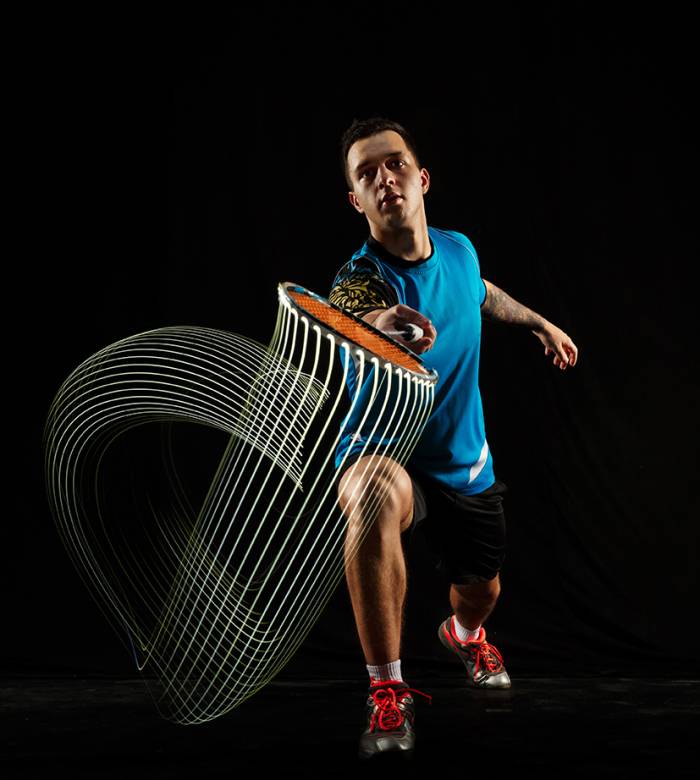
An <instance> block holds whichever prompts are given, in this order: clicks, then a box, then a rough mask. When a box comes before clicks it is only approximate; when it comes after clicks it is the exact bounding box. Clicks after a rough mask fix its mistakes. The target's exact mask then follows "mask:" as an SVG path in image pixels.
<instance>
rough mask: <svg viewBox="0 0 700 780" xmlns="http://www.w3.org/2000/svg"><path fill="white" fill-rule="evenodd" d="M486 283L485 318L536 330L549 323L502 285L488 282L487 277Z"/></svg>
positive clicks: (483, 313)
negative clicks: (506, 291)
mask: <svg viewBox="0 0 700 780" xmlns="http://www.w3.org/2000/svg"><path fill="white" fill-rule="evenodd" d="M484 284H485V285H486V300H485V301H484V303H483V304H482V306H481V316H482V317H483V318H484V319H485V320H490V321H491V322H503V323H505V324H507V325H521V326H522V327H524V328H529V329H530V330H533V331H535V332H538V331H541V330H542V329H543V328H544V327H545V326H546V325H547V324H548V321H547V320H546V319H545V318H544V317H543V316H542V315H540V314H538V313H537V312H535V311H532V309H528V308H527V306H523V305H522V303H518V302H517V301H516V300H514V299H513V298H511V297H510V295H508V294H507V293H505V292H503V290H501V289H500V287H496V285H495V284H492V283H491V282H487V281H486V279H484Z"/></svg>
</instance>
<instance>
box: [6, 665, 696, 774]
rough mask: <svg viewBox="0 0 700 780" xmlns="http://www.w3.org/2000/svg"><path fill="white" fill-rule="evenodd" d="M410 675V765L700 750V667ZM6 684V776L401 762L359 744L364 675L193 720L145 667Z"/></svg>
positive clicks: (692, 759)
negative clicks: (498, 677) (374, 757)
mask: <svg viewBox="0 0 700 780" xmlns="http://www.w3.org/2000/svg"><path fill="white" fill-rule="evenodd" d="M409 682H410V684H411V686H412V687H414V688H417V689H419V690H421V691H424V692H425V693H428V694H430V695H432V697H433V699H432V704H429V703H428V702H427V701H426V700H424V699H423V698H422V697H420V696H416V699H417V704H416V713H417V715H416V733H417V744H416V752H415V755H414V758H413V760H412V761H411V762H410V763H409V764H405V765H404V764H401V767H402V769H401V772H402V774H403V775H404V776H405V775H408V776H412V775H414V774H416V775H418V774H420V775H421V776H427V775H428V773H430V772H433V773H435V774H436V775H437V774H438V773H440V774H442V773H444V772H445V771H448V772H449V773H450V776H452V773H453V772H454V773H457V772H460V774H459V776H460V777H467V776H470V775H471V776H479V777H488V776H494V775H495V774H497V773H498V772H499V770H505V769H509V770H512V771H515V772H517V773H519V774H521V775H525V776H535V775H536V776H538V777H547V778H549V777H552V778H553V777H557V778H568V777H583V776H584V775H585V776H593V777H597V776H603V777H612V776H615V777H620V778H624V777H635V778H636V777H640V776H642V777H651V776H657V777H659V776H663V777H665V778H669V777H671V778H673V777H686V776H690V774H691V772H693V769H694V767H695V765H696V763H697V761H696V756H697V752H698V751H697V741H698V737H700V722H699V720H698V714H699V711H700V704H699V702H700V681H699V680H688V679H675V680H670V679H635V678H600V677H597V678H595V677H586V678H584V677H580V678H569V679H548V678H536V677H527V678H520V679H514V680H513V688H512V689H511V690H510V691H501V692H482V691H474V690H471V689H466V688H465V687H463V684H462V683H461V681H460V679H459V677H458V676H457V674H455V677H454V678H448V679H445V678H444V677H443V678H435V677H431V678H421V679H412V680H410V681H409ZM1 686H2V716H3V717H2V721H3V729H2V730H3V743H4V744H3V749H2V764H3V766H4V769H3V770H2V776H3V777H4V778H10V777H23V778H24V777H40V778H43V777H46V778H49V777H55V776H57V774H58V773H59V772H60V774H64V775H65V776H66V777H70V778H153V779H154V780H155V779H156V778H190V777H191V778H208V777H212V778H213V777H217V778H218V777H222V778H224V777H242V776H245V775H244V774H242V773H248V772H251V771H253V772H258V771H267V770H268V769H273V770H277V774H278V776H280V777H322V776H326V775H327V776H329V777H337V776H342V777H353V776H357V777H364V776H367V775H368V774H369V775H370V776H375V775H376V776H379V775H382V776H388V774H390V767H389V766H388V765H387V764H386V763H384V764H381V765H379V764H377V763H376V762H375V763H374V765H373V766H369V767H368V766H367V764H366V763H362V764H360V763H359V762H357V760H356V757H355V755H356V743H357V736H359V733H360V732H361V730H362V728H363V725H364V724H363V722H362V719H363V709H364V697H365V693H366V688H365V681H364V680H361V681H360V680H353V681H349V680H323V681H320V680H314V681H310V682H308V683H305V684H303V683H301V682H296V681H294V682H290V681H282V682H279V681H274V682H272V683H270V684H269V685H268V686H267V687H266V688H264V689H263V690H262V691H260V692H259V693H258V694H256V695H255V696H253V697H252V698H251V699H249V700H247V701H246V702H244V703H243V704H242V705H240V706H239V707H238V708H237V709H235V710H233V711H232V712H230V713H228V714H227V715H225V716H223V717H221V718H218V719H216V720H214V721H211V722H209V723H207V724H204V725H200V726H191V727H185V726H176V725H173V724H171V723H169V722H167V721H165V720H163V719H161V718H160V717H159V715H158V713H157V711H156V709H155V706H154V704H153V703H152V701H151V699H150V696H149V694H148V692H147V690H146V687H145V685H144V683H143V682H142V681H141V680H139V679H130V680H85V679H65V678H64V679H55V678H54V679H49V678H36V677H33V678H21V679H20V678H14V679H4V680H2V683H1ZM8 765H9V767H11V769H9V767H8ZM407 770H408V771H407ZM693 774H694V775H695V772H693ZM455 776H457V775H456V774H455ZM513 776H515V775H513Z"/></svg>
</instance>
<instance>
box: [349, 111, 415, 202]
mask: <svg viewBox="0 0 700 780" xmlns="http://www.w3.org/2000/svg"><path fill="white" fill-rule="evenodd" d="M384 130H393V131H394V132H395V133H398V134H399V135H400V136H401V137H402V138H403V140H404V141H405V142H406V146H407V147H408V148H409V150H410V151H411V154H412V155H413V157H414V159H415V161H416V165H417V166H418V167H419V168H421V167H422V166H421V164H420V162H419V160H418V152H417V151H416V144H415V142H414V140H413V138H411V135H410V133H409V132H408V130H406V128H405V127H403V126H402V125H400V124H399V123H398V122H393V121H392V120H391V119H385V118H384V117H381V116H375V117H372V118H371V119H353V120H352V124H351V125H350V127H348V129H347V130H346V131H345V132H344V133H343V136H342V138H341V139H340V155H341V159H340V161H341V165H342V167H343V175H344V176H345V181H346V182H347V185H348V187H350V189H352V188H353V185H352V179H351V178H350V173H349V172H348V152H349V151H350V147H351V146H352V145H353V144H354V143H355V141H359V140H360V139H361V138H369V136H371V135H375V134H376V133H381V132H383V131H384Z"/></svg>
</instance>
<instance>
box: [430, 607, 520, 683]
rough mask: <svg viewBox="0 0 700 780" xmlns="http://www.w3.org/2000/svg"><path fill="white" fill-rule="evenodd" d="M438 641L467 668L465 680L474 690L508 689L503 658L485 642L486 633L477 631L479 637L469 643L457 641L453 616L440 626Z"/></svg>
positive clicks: (507, 677) (507, 678)
mask: <svg viewBox="0 0 700 780" xmlns="http://www.w3.org/2000/svg"><path fill="white" fill-rule="evenodd" d="M438 636H439V637H440V641H441V642H442V644H443V645H445V647H446V648H447V649H448V650H450V651H451V652H453V653H455V655H457V656H458V657H459V658H460V660H461V661H462V663H463V664H464V665H465V666H466V668H467V680H468V682H469V684H470V685H473V686H474V687H475V688H510V677H509V676H508V672H507V671H506V668H505V666H504V665H503V657H502V656H501V654H500V653H499V652H498V650H497V649H496V648H495V647H494V646H493V645H490V644H489V643H488V642H487V641H486V631H484V629H483V627H482V628H481V629H479V636H478V637H477V639H473V640H472V641H471V642H462V641H461V640H459V639H457V634H456V633H455V630H454V615H452V617H449V618H447V620H446V621H445V622H444V623H443V624H442V625H441V626H440V628H439V630H438Z"/></svg>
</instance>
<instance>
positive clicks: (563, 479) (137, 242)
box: [3, 4, 699, 679]
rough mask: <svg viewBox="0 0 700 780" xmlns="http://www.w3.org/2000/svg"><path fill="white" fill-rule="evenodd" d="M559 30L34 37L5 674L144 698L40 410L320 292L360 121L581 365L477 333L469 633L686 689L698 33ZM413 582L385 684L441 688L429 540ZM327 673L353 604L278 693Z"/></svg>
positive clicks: (473, 23)
mask: <svg viewBox="0 0 700 780" xmlns="http://www.w3.org/2000/svg"><path fill="white" fill-rule="evenodd" d="M562 7H563V6H559V5H556V4H538V5H537V6H536V7H535V8H534V9H533V8H531V7H530V8H528V9H527V10H521V9H518V8H517V7H515V5H514V6H505V5H499V6H498V7H497V8H493V10H491V11H483V10H482V11H479V12H478V13H477V12H476V11H474V10H473V9H469V8H468V7H467V8H466V9H465V11H464V12H463V13H462V14H461V15H460V16H456V15H455V14H454V12H453V11H451V10H447V9H445V10H442V11H440V10H439V9H438V10H435V9H434V10H431V11H430V12H429V13H428V12H425V11H422V12H420V13H419V12H418V11H412V10H409V9H407V8H406V7H397V6H394V5H387V6H382V5H379V6H369V5H368V6H363V5H352V6H349V7H347V8H346V9H344V11H343V13H342V14H340V15H338V16H337V17H336V16H333V17H332V16H331V15H330V13H329V15H328V16H327V17H324V16H323V15H320V16H319V11H318V10H316V9H314V10H312V9H310V8H299V7H294V8H292V7H287V8H286V10H280V9H278V8H274V7H269V8H264V9H261V10H259V11H258V12H256V13H249V14H247V15H245V16H243V15H240V14H239V13H238V12H231V14H230V15H227V16H219V17H214V16H212V17H211V18H208V19H204V18H201V17H200V18H198V19H197V20H193V19H190V18H188V17H185V16H181V17H180V18H177V19H173V18H172V17H170V18H168V19H167V20H166V19H162V20H149V22H148V24H144V20H143V19H141V18H136V17H134V18H107V15H105V16H104V17H103V18H99V19H98V18H94V17H93V18H90V19H87V20H86V19H85V18H83V17H81V18H80V19H78V18H76V19H73V20H71V19H66V18H65V17H61V19H58V18H56V19H47V18H44V19H42V24H41V28H40V29H38V30H36V31H35V33H33V34H32V35H29V36H28V38H27V45H26V46H25V47H23V49H22V56H21V57H18V59H17V63H18V64H17V70H18V75H19V76H21V77H22V79H23V81H22V84H23V86H21V87H20V86H17V87H16V90H17V92H16V97H17V102H18V105H19V106H20V107H19V109H18V110H17V111H16V112H13V120H14V121H13V126H14V127H15V128H16V135H17V145H18V149H19V150H20V151H19V152H17V153H15V154H12V155H11V157H12V159H13V160H14V161H15V162H16V163H17V164H18V166H19V169H20V174H19V176H18V180H17V188H16V197H14V198H12V199H11V200H12V203H11V204H10V205H9V206H8V210H7V215H8V216H9V217H10V233H11V234H12V235H16V237H17V239H18V241H17V243H16V249H15V250H14V251H13V252H12V259H11V261H10V263H9V264H8V265H9V274H10V281H11V282H12V283H11V284H10V285H8V288H7V289H6V291H5V295H6V297H7V301H6V302H7V312H8V314H9V315H10V317H11V322H10V323H9V324H10V325H11V326H12V331H11V334H9V335H11V338H10V341H11V344H12V348H13V349H12V351H11V352H10V356H9V357H7V358H6V359H7V361H8V366H9V368H10V372H11V380H10V382H9V383H8V387H10V388H11V389H10V402H9V404H8V406H7V410H8V412H7V416H8V420H9V426H8V428H9V430H10V433H11V444H10V447H9V448H8V452H9V453H10V461H11V466H12V468H11V471H10V479H9V481H8V484H7V486H6V489H7V491H8V493H9V494H10V496H11V501H10V503H9V506H10V507H11V514H10V516H9V517H7V519H6V529H7V537H6V538H7V547H6V548H5V555H6V558H7V559H8V564H9V567H10V569H11V570H12V567H14V573H15V579H14V588H12V587H11V588H10V589H8V591H7V595H8V598H7V599H6V608H5V610H4V612H5V614H4V623H5V636H6V638H9V641H7V640H6V641H5V642H4V643H3V668H4V669H5V670H6V671H9V672H12V673H24V672H27V673H30V672H31V673H35V672H40V673H52V674H87V675H90V674H97V675H102V674H104V675H133V674H134V673H135V670H134V666H133V662H132V660H131V658H130V657H129V655H128V653H125V651H124V648H123V646H122V645H121V644H120V643H119V642H118V641H117V639H116V637H115V636H114V634H113V633H112V632H111V629H110V628H109V627H108V626H107V624H106V622H105V621H104V619H103V617H102V615H101V614H100V612H99V611H98V609H97V607H96V606H95V604H94V602H93V601H92V599H91V597H90V595H89V594H88V593H87V591H86V590H85V589H84V588H83V585H82V582H81V581H80V579H79V578H78V576H77V574H76V573H75V571H74V570H73V569H72V566H71V564H70V561H69V560H68V558H67V556H66V554H65V551H64V550H63V548H62V546H61V543H60V540H59V538H58V536H57V534H56V531H55V529H54V526H53V520H52V518H51V514H50V510H49V506H48V503H47V501H46V497H45V489H44V483H43V474H42V457H43V456H42V450H41V435H42V428H43V425H44V422H45V420H46V415H47V412H48V407H49V404H50V402H51V400H52V398H53V396H54V395H55V393H56V392H57V390H58V388H59V386H60V384H61V383H62V382H63V380H64V379H65V378H66V377H67V376H68V374H69V373H70V372H71V371H72V370H73V369H74V368H75V367H76V366H77V365H78V364H79V363H80V362H81V361H82V360H84V359H86V358H87V357H89V356H90V355H92V354H93V353H94V352H96V351H97V350H98V349H99V348H101V347H103V346H105V345H107V344H110V343H112V342H114V341H116V340H118V339H119V338H123V337H124V336H128V335H131V334H134V333H137V332H140V331H143V330H146V329H149V328H157V327H161V326H166V325H174V324H189V325H206V326H211V327H216V328H221V329H225V330H229V331H233V332H235V333H240V334H243V335H246V336H249V337H252V338H255V339H257V340H259V341H261V342H263V343H267V342H268V341H269V339H270V337H271V336H272V330H273V326H274V321H275V316H276V310H277V297H276V295H277V294H276V286H277V284H278V282H280V281H284V280H289V281H294V282H298V283H299V284H302V285H304V286H305V287H307V288H309V289H310V290H313V291H315V292H318V293H320V294H321V295H327V293H328V291H329V288H330V284H331V282H332V280H333V277H334V275H335V273H336V271H337V269H338V268H339V267H340V265H341V264H342V263H344V262H345V261H346V260H347V259H349V257H350V255H351V254H352V252H354V251H355V250H356V249H357V248H358V247H359V246H360V245H361V243H362V242H363V241H364V240H365V238H366V237H367V234H368V227H367V223H366V221H365V219H364V217H362V216H360V215H358V214H357V213H356V212H355V211H354V210H353V209H352V208H351V206H350V205H349V204H348V202H347V195H346V188H345V185H344V181H343V178H342V175H341V172H340V166H339V162H338V156H339V155H338V152H339V147H338V143H339V138H340V135H341V133H342V131H343V130H344V129H345V128H346V127H347V126H348V125H349V124H350V122H351V121H352V119H353V118H354V117H368V116H373V115H384V116H388V117H390V118H393V119H396V120H397V121H399V122H401V123H403V124H405V125H406V126H407V127H408V128H409V129H410V130H411V131H412V132H413V134H414V136H415V138H416V140H417V143H418V148H419V152H420V154H421V158H422V159H421V162H422V164H423V165H424V166H425V167H427V168H428V170H429V171H430V173H431V176H432V185H431V189H430V192H429V193H428V195H427V197H426V211H427V215H428V223H429V224H430V225H433V226H435V227H441V228H446V229H454V230H459V231H461V232H464V233H465V234H466V235H468V236H469V237H470V238H471V239H472V241H473V243H474V245H475V246H476V249H477V252H478V253H479V257H480V262H481V270H482V275H483V277H484V278H486V279H488V280H490V281H492V282H493V283H494V284H496V285H498V286H499V287H501V288H503V289H504V290H505V291H506V292H508V293H509V294H510V295H512V296H513V297H514V298H516V299H517V300H519V301H521V302H522V303H524V304H526V305H527V306H529V307H531V308H533V309H535V310H536V311H538V312H540V313H541V314H543V315H544V316H545V317H547V318H548V319H549V320H550V321H552V322H554V323H555V324H557V325H558V326H560V327H561V328H562V329H564V330H565V331H566V332H567V333H569V334H570V335H571V337H572V338H573V339H574V341H575V343H576V344H577V346H578V348H579V363H578V365H577V366H576V367H575V368H574V369H572V370H568V371H566V372H560V371H559V370H558V369H556V368H555V367H554V366H553V365H552V363H551V358H545V357H544V355H543V349H542V347H541V345H540V342H539V341H538V340H537V339H536V338H535V337H534V336H532V334H530V333H529V332H528V331H525V330H517V329H513V328H508V327H506V326H498V325H493V324H490V323H485V325H484V332H483V342H482V359H481V373H480V387H481V392H482V397H483V400H484V413H485V418H486V425H487V435H488V439H489V443H490V446H491V449H492V452H493V456H494V465H495V470H496V475H497V477H498V478H500V479H501V480H503V481H504V482H505V483H506V484H507V485H508V486H509V488H510V493H509V495H508V496H507V498H506V504H505V507H506V515H507V519H508V524H509V526H508V527H509V550H508V558H507V561H506V565H505V567H504V570H503V572H502V583H503V592H502V596H501V599H500V602H499V604H498V606H497V608H496V610H495V612H494V613H493V615H492V617H491V618H490V620H489V622H488V624H487V629H488V630H489V637H490V638H491V639H492V640H493V641H494V642H495V644H496V645H497V646H498V647H499V648H500V649H501V650H502V651H503V653H504V655H505V660H506V663H507V665H508V668H509V670H510V671H511V674H517V673H524V672H540V671H542V672H550V671H555V672H557V673H560V674H577V673H594V674H596V673H603V674H605V673H614V674H625V673H628V672H632V671H634V672H635V673H637V672H639V673H642V674H647V673H651V672H652V671H653V673H654V674H665V673H679V672H680V673H686V672H690V671H693V670H696V664H697V657H698V649H699V648H698V631H697V618H696V615H697V603H698V588H697V576H696V569H697V553H698V546H697V540H698V536H697V525H698V523H697V520H698V516H699V513H698V503H697V484H698V481H697V445H696V438H697V417H696V414H695V412H696V407H697V383H696V378H695V375H694V374H695V367H696V360H697V357H696V356H697V348H696V344H695V343H694V342H693V340H692V338H691V336H692V335H693V330H695V329H696V325H695V319H694V317H693V316H692V315H694V313H695V311H696V306H695V295H694V289H693V282H692V270H693V265H694V263H692V264H691V261H694V260H695V256H696V251H695V250H696V249H697V235H696V232H695V224H694V222H695V219H696V217H695V214H696V212H695V211H693V212H692V213H691V193H692V192H693V190H694V188H695V184H696V177H695V174H694V172H693V156H694V154H695V145H696V136H695V134H694V131H693V130H692V128H691V126H690V112H691V106H692V103H693V102H694V98H693V92H694V87H693V85H694V76H693V70H692V66H693V65H694V63H693V61H692V56H691V44H692V42H691V40H690V35H689V32H688V31H689V26H690V23H689V20H688V19H687V18H685V17H684V16H682V15H679V14H678V12H677V11H676V10H674V9H673V7H672V6H664V9H663V12H658V13H657V14H652V13H651V12H649V13H647V14H646V15H640V11H639V7H638V6H630V7H629V8H624V7H622V6H617V7H616V8H617V10H616V11H615V13H614V14H613V13H612V12H611V10H610V7H604V6H599V7H596V6H595V5H591V4H585V5H584V4H566V8H567V11H566V13H564V12H563V11H562V10H561V8H562ZM74 23H75V24H74ZM78 23H80V24H79V25H78ZM85 25H87V27H85ZM79 28H80V30H82V32H80V30H79ZM17 84H19V81H18V82H17ZM14 350H17V352H16V354H15V353H14ZM193 457H194V460H197V453H194V456H193ZM193 465H194V464H193ZM411 556H412V561H411V564H412V568H411V572H412V573H411V575H410V577H409V597H408V605H407V608H408V613H407V619H406V637H405V643H404V648H403V651H402V660H403V669H404V674H405V676H407V679H411V678H410V675H411V672H412V670H413V669H416V668H418V667H419V666H421V665H423V666H425V665H428V666H430V664H433V665H434V666H435V667H436V668H437V667H439V665H440V663H441V660H442V658H443V656H442V649H441V648H440V647H439V645H438V642H437V638H436V630H437V626H438V625H439V623H440V621H441V620H442V619H444V617H445V616H446V615H447V614H449V604H448V601H447V592H446V590H445V589H444V588H443V586H442V584H441V583H440V582H439V581H438V580H436V579H435V577H434V576H433V572H432V570H431V568H430V565H429V564H428V563H427V559H426V557H425V555H424V550H422V548H421V546H420V542H419V543H418V544H417V547H416V548H415V549H414V550H413V551H412V553H411ZM341 673H345V674H348V675H349V676H355V675H360V676H362V675H364V674H365V670H364V660H363V658H362V654H361V651H360V647H359V642H358V640H357V637H356V634H355V629H354V623H353V620H352V612H351V609H350V605H349V600H348V597H347V592H346V590H345V587H344V585H343V586H341V588H339V590H338V591H337V593H336V595H335V597H334V599H333V601H332V602H331V603H330V604H329V606H328V608H327V610H326V612H325V613H324V615H323V616H322V619H321V621H320V622H319V623H318V624H317V625H316V627H315V628H314V629H313V631H312V632H311V634H310V635H309V637H308V638H307V641H306V642H305V644H304V646H303V647H302V649H301V650H300V651H299V652H298V654H297V656H296V657H295V658H294V659H293V660H292V662H291V663H290V664H289V665H288V666H287V667H286V668H285V670H284V671H283V675H289V676H295V675H297V676H300V677H304V676H314V675H320V676H324V675H330V676H338V675H340V674H341Z"/></svg>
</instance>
